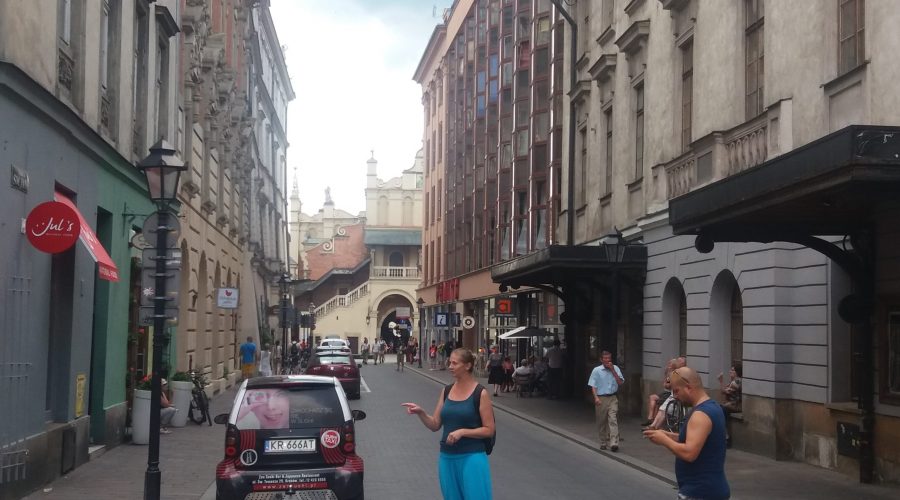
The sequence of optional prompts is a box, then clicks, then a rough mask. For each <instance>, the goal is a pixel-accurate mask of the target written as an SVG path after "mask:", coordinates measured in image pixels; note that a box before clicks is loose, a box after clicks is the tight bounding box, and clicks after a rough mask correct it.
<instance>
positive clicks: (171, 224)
mask: <svg viewBox="0 0 900 500" xmlns="http://www.w3.org/2000/svg"><path fill="white" fill-rule="evenodd" d="M159 228H160V225H159V212H153V213H152V214H150V215H148V216H147V218H146V219H144V226H143V228H142V231H143V232H144V234H145V235H146V236H144V238H145V239H147V240H149V241H152V242H154V245H155V244H156V235H157V233H158V232H159ZM179 236H181V223H180V222H178V216H177V215H175V214H173V213H166V248H176V247H177V246H178V237H179Z"/></svg>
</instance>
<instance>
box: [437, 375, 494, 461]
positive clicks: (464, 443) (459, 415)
mask: <svg viewBox="0 0 900 500" xmlns="http://www.w3.org/2000/svg"><path fill="white" fill-rule="evenodd" d="M476 393H477V396H478V397H481V391H479V390H477V389H476V390H474V391H472V394H470V395H469V397H468V398H466V399H465V400H464V401H453V400H452V399H450V398H447V399H445V400H444V406H443V407H442V408H441V424H442V425H443V426H444V433H443V434H442V435H441V453H452V454H460V453H477V452H484V440H483V439H479V438H468V437H464V438H462V439H460V440H459V441H457V442H456V444H453V445H449V444H447V435H448V434H450V433H451V432H453V431H455V430H457V429H477V428H479V427H481V415H479V414H478V412H476V411H475V400H474V399H473V398H475V397H476Z"/></svg>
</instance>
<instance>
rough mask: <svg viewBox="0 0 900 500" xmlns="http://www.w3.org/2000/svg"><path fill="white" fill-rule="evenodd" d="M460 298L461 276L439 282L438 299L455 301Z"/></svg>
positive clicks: (439, 300)
mask: <svg viewBox="0 0 900 500" xmlns="http://www.w3.org/2000/svg"><path fill="white" fill-rule="evenodd" d="M456 300H459V278H453V279H450V280H447V281H444V282H442V283H438V284H437V301H438V302H453V301H456Z"/></svg>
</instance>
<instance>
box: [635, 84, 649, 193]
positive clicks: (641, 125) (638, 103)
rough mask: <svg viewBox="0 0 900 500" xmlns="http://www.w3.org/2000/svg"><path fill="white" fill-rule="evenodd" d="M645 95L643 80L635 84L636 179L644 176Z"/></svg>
mask: <svg viewBox="0 0 900 500" xmlns="http://www.w3.org/2000/svg"><path fill="white" fill-rule="evenodd" d="M645 97H646V94H645V92H644V82H643V81H641V82H639V83H638V84H637V85H635V86H634V179H633V180H634V181H637V180H638V179H642V178H643V177H644V143H645V140H644V139H645V134H646V123H645V121H644V104H645V103H644V99H645Z"/></svg>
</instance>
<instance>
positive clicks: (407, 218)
mask: <svg viewBox="0 0 900 500" xmlns="http://www.w3.org/2000/svg"><path fill="white" fill-rule="evenodd" d="M423 168H424V166H423V153H422V152H421V151H420V152H419V153H418V154H417V155H416V159H415V161H414V163H413V165H412V167H410V168H408V169H406V170H404V171H403V173H402V174H401V175H400V176H399V177H395V178H392V179H388V180H382V179H380V178H379V177H378V162H377V161H376V160H375V158H374V156H373V157H372V158H370V159H369V160H368V161H367V162H366V191H365V196H366V211H365V213H364V214H360V216H359V217H356V218H353V217H351V216H350V215H349V214H348V213H346V212H344V211H342V210H339V209H336V208H334V201H333V200H332V199H331V197H330V196H329V195H327V193H326V200H325V205H324V207H323V208H322V209H321V210H319V212H318V213H317V214H316V215H314V216H306V215H303V214H300V216H299V217H298V219H299V220H300V227H301V228H303V230H304V232H303V233H301V237H302V239H301V242H302V243H301V246H302V248H304V250H302V251H301V254H300V257H299V262H300V266H299V267H300V273H301V275H302V276H304V277H305V280H300V283H298V284H297V285H295V286H294V288H293V289H294V303H295V305H296V307H297V308H298V309H299V310H301V311H302V312H309V313H311V314H312V315H313V316H314V317H315V325H316V326H315V330H314V331H312V332H310V331H308V330H307V331H302V329H301V331H300V332H299V335H298V337H302V338H304V339H306V338H310V334H311V340H312V341H313V342H316V341H317V340H319V339H321V338H324V337H326V336H335V337H340V338H345V339H347V340H348V341H349V342H350V346H351V348H352V349H353V350H354V352H357V350H358V346H359V345H360V343H361V342H362V341H363V340H364V339H368V340H369V342H370V343H371V342H374V340H375V339H376V338H377V337H384V338H385V340H387V341H388V342H392V341H393V340H394V334H393V331H392V330H391V329H390V328H389V326H388V325H389V324H390V323H391V322H394V323H397V324H398V325H400V328H399V329H398V330H399V331H400V332H401V337H402V338H404V339H408V338H409V336H410V335H416V336H417V332H418V319H419V315H418V312H417V310H416V293H415V290H416V287H417V286H418V283H419V279H420V265H421V264H420V263H421V261H420V255H419V253H420V249H421V237H422V236H421V226H420V224H421V205H422V190H421V188H422V175H423V174H422V170H423ZM296 206H299V203H298V204H297V205H296ZM322 236H325V239H324V241H322V240H320V239H319V238H321V237H322ZM307 280H308V281H307ZM307 304H308V305H307Z"/></svg>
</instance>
